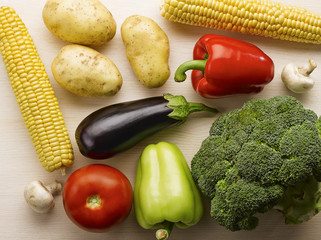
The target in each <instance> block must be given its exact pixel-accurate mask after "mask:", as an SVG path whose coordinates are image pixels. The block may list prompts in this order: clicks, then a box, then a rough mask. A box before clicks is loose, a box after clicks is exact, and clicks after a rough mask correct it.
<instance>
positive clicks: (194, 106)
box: [188, 102, 218, 113]
mask: <svg viewBox="0 0 321 240" xmlns="http://www.w3.org/2000/svg"><path fill="white" fill-rule="evenodd" d="M188 109H189V113H192V112H200V111H206V112H211V113H217V112H218V111H217V109H215V108H211V107H208V106H206V105H204V104H203V103H194V102H189V103H188Z"/></svg>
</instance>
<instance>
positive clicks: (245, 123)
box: [191, 96, 321, 231]
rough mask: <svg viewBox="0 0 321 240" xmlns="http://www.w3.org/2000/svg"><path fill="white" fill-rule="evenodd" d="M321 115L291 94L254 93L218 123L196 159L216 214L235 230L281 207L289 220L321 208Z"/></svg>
mask: <svg viewBox="0 0 321 240" xmlns="http://www.w3.org/2000/svg"><path fill="white" fill-rule="evenodd" d="M320 134H321V120H320V119H318V116H317V115H316V113H314V112H313V111H311V110H308V109H305V108H304V107H303V106H302V104H301V103H300V102H299V101H298V100H297V99H295V98H294V97H290V96H277V97H274V98H270V99H253V100H250V101H248V102H246V103H245V104H244V106H243V107H242V108H241V109H236V110H234V111H231V112H228V113H226V114H223V115H221V116H220V117H219V118H218V119H216V121H215V122H214V123H213V125H212V127H211V128H210V131H209V136H208V137H207V138H206V139H205V140H204V141H203V142H202V145H201V147H200V149H199V151H198V152H197V153H196V154H195V156H194V157H193V159H192V161H191V170H192V175H193V178H194V180H195V181H196V183H197V184H198V186H199V188H200V189H201V191H202V192H203V193H204V195H206V196H208V197H209V198H210V199H211V216H212V217H213V218H214V219H215V220H216V221H217V222H218V223H219V224H220V225H222V226H225V227H226V228H227V229H229V230H231V231H238V230H252V229H255V228H256V227H257V226H258V222H259V221H258V218H257V217H256V216H255V215H256V214H257V213H264V212H267V211H269V210H271V209H277V210H278V211H281V212H282V213H283V215H284V217H285V222H286V223H287V224H297V223H301V222H304V221H307V220H309V219H310V218H311V217H313V216H314V215H315V214H317V213H318V212H319V211H320V210H321V184H320V183H319V181H321V138H320V136H321V135H320Z"/></svg>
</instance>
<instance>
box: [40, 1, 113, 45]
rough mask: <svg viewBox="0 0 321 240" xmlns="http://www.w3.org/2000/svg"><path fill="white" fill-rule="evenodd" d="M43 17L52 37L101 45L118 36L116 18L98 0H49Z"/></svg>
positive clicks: (78, 42) (83, 43) (84, 43)
mask: <svg viewBox="0 0 321 240" xmlns="http://www.w3.org/2000/svg"><path fill="white" fill-rule="evenodd" d="M42 17H43V21H44V23H45V25H46V26H47V28H48V30H49V31H50V32H51V33H52V34H54V35H55V36H57V37H58V38H60V39H62V40H64V41H67V42H71V43H77V44H82V45H93V46H98V45H102V44H104V43H106V42H108V41H110V40H111V39H112V38H113V37H114V36H115V33H116V27H117V26H116V22H115V19H114V18H113V16H112V14H111V13H110V11H109V10H108V9H107V8H106V7H105V6H104V5H103V4H102V3H101V2H100V1H98V0H47V2H46V4H45V6H44V8H43V11H42Z"/></svg>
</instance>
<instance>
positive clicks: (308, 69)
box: [298, 59, 317, 77]
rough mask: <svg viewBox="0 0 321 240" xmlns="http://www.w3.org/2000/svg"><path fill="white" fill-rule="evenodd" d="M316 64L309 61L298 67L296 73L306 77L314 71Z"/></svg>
mask: <svg viewBox="0 0 321 240" xmlns="http://www.w3.org/2000/svg"><path fill="white" fill-rule="evenodd" d="M316 67H317V64H316V63H315V61H314V60H312V59H310V60H309V62H308V63H306V64H305V65H303V66H302V67H298V72H299V73H300V74H302V75H304V76H306V77H308V76H309V75H310V74H311V73H312V72H313V70H314V69H316Z"/></svg>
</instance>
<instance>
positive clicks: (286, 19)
mask: <svg viewBox="0 0 321 240" xmlns="http://www.w3.org/2000/svg"><path fill="white" fill-rule="evenodd" d="M162 1H163V2H162V4H161V15H162V16H163V17H164V18H166V19H168V20H170V21H173V22H179V23H185V24H189V25H196V26H203V27H208V28H213V29H219V30H231V31H235V32H241V33H247V34H252V35H260V36H264V37H272V38H275V39H282V40H290V41H296V42H305V43H314V44H320V43H321V36H320V35H321V15H318V14H316V13H313V12H311V11H308V10H306V9H304V8H299V7H295V6H289V5H285V4H281V3H277V2H273V1H269V0H162Z"/></svg>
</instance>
